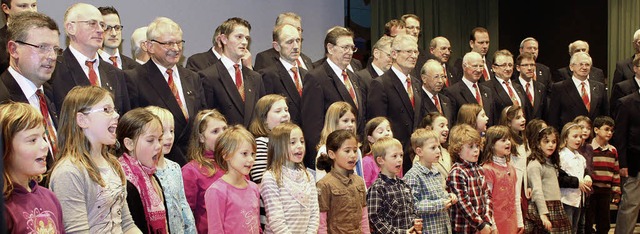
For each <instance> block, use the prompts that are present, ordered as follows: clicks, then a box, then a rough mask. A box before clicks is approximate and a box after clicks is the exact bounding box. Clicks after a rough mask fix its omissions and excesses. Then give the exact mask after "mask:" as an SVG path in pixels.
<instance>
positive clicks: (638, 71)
mask: <svg viewBox="0 0 640 234" xmlns="http://www.w3.org/2000/svg"><path fill="white" fill-rule="evenodd" d="M633 73H635V74H636V78H637V79H640V66H636V65H633Z"/></svg>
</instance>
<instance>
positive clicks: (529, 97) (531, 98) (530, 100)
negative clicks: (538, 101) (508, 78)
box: [524, 82, 533, 106]
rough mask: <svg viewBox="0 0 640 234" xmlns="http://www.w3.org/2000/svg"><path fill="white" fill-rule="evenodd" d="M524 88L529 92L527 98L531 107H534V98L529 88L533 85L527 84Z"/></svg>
mask: <svg viewBox="0 0 640 234" xmlns="http://www.w3.org/2000/svg"><path fill="white" fill-rule="evenodd" d="M524 87H525V89H526V90H527V98H528V99H529V102H531V105H532V106H533V96H532V95H531V91H529V88H531V85H530V84H529V82H527V84H526V85H525V86H524Z"/></svg>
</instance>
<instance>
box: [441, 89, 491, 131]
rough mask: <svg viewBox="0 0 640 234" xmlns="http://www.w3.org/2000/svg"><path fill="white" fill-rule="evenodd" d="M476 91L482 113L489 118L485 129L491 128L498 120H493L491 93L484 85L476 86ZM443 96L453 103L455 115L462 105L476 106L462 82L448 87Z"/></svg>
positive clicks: (471, 94) (474, 99) (469, 91)
mask: <svg viewBox="0 0 640 234" xmlns="http://www.w3.org/2000/svg"><path fill="white" fill-rule="evenodd" d="M463 79H464V78H463ZM480 79H482V78H480ZM478 89H479V91H480V96H481V98H482V104H483V105H482V109H484V113H485V114H486V115H487V117H489V122H488V123H487V127H490V126H493V125H494V123H497V122H498V120H496V119H495V118H494V116H495V114H494V112H495V110H494V104H493V93H492V92H491V89H490V88H488V87H486V86H484V85H478ZM445 94H446V95H448V96H449V99H451V101H453V103H454V104H455V105H454V106H455V108H454V110H456V113H458V111H460V107H461V106H462V105H464V104H467V103H475V104H478V102H477V101H476V98H475V96H473V93H471V90H469V88H468V87H467V85H466V84H464V82H462V81H461V82H458V83H455V84H454V85H451V86H449V88H447V92H446V93H445ZM456 120H457V119H456Z"/></svg>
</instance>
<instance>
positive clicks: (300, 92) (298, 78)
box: [291, 67, 302, 97]
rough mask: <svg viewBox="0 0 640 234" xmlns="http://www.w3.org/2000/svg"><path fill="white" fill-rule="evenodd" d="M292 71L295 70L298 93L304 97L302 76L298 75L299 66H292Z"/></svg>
mask: <svg viewBox="0 0 640 234" xmlns="http://www.w3.org/2000/svg"><path fill="white" fill-rule="evenodd" d="M291 71H292V72H293V81H294V82H295V83H296V89H297V90H298V94H300V97H302V84H301V83H300V76H298V67H291Z"/></svg>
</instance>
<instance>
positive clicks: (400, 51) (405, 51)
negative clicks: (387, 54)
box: [396, 50, 420, 55]
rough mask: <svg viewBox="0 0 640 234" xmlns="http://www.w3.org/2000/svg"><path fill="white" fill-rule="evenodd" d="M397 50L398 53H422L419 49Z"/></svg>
mask: <svg viewBox="0 0 640 234" xmlns="http://www.w3.org/2000/svg"><path fill="white" fill-rule="evenodd" d="M396 51H397V52H398V53H405V54H409V55H411V54H415V55H418V54H420V51H418V50H396Z"/></svg>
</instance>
